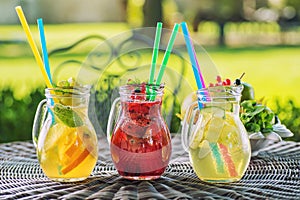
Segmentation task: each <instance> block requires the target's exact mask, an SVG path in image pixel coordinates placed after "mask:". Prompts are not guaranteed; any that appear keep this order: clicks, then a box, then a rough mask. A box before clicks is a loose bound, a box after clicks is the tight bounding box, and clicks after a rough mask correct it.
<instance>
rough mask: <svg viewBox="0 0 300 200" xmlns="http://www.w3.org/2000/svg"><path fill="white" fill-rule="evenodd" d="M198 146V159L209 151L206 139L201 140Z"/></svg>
mask: <svg viewBox="0 0 300 200" xmlns="http://www.w3.org/2000/svg"><path fill="white" fill-rule="evenodd" d="M198 148H199V153H198V158H199V159H203V158H205V157H206V156H207V155H208V154H209V153H210V152H211V149H210V146H209V142H208V141H207V140H203V142H201V143H200V144H199V146H198Z"/></svg>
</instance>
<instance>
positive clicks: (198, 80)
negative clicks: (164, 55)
mask: <svg viewBox="0 0 300 200" xmlns="http://www.w3.org/2000/svg"><path fill="white" fill-rule="evenodd" d="M181 28H182V32H183V36H184V39H185V44H186V48H187V50H188V53H189V56H190V60H191V63H192V68H193V72H194V77H195V79H196V83H197V88H198V89H201V88H203V86H204V83H202V82H201V77H200V73H201V72H200V68H199V64H198V61H197V58H196V54H195V50H194V48H193V44H192V42H191V38H190V35H189V31H188V28H187V25H186V23H185V22H182V23H181Z"/></svg>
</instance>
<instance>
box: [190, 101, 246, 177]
mask: <svg viewBox="0 0 300 200" xmlns="http://www.w3.org/2000/svg"><path fill="white" fill-rule="evenodd" d="M237 117H238V115H236V113H233V112H230V111H226V109H223V108H218V107H208V108H204V109H202V110H201V111H200V115H199V119H198V121H197V124H196V126H195V129H194V131H193V133H192V135H191V138H190V145H189V147H190V151H189V154H190V158H191V162H192V166H193V169H194V171H195V172H196V174H197V176H198V177H199V178H200V179H201V180H204V181H208V182H232V181H237V180H240V179H241V177H242V176H243V174H244V173H245V171H246V168H247V166H248V164H249V161H250V153H251V151H250V145H249V140H248V138H247V137H248V136H247V132H246V130H245V128H244V126H243V124H242V123H241V122H240V120H239V119H237Z"/></svg>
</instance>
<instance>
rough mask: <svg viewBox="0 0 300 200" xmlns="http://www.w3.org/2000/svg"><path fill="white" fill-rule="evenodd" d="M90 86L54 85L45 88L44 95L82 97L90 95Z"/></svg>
mask: <svg viewBox="0 0 300 200" xmlns="http://www.w3.org/2000/svg"><path fill="white" fill-rule="evenodd" d="M90 90H91V86H90V85H83V86H75V87H54V88H46V89H45V96H46V97H47V98H48V97H72V98H74V97H83V96H89V95H90Z"/></svg>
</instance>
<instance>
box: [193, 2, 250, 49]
mask: <svg viewBox="0 0 300 200" xmlns="http://www.w3.org/2000/svg"><path fill="white" fill-rule="evenodd" d="M201 2H203V1H201ZM245 20H246V19H245V17H244V14H243V0H211V1H210V6H207V7H206V6H203V7H201V8H200V9H199V10H198V11H197V13H196V15H195V17H194V19H193V30H194V31H195V32H197V31H198V25H199V23H200V22H201V21H214V22H216V23H217V24H218V25H219V45H224V44H225V33H224V26H225V24H226V22H228V21H230V22H241V21H245Z"/></svg>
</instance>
